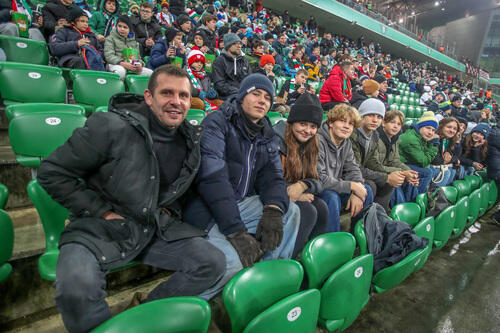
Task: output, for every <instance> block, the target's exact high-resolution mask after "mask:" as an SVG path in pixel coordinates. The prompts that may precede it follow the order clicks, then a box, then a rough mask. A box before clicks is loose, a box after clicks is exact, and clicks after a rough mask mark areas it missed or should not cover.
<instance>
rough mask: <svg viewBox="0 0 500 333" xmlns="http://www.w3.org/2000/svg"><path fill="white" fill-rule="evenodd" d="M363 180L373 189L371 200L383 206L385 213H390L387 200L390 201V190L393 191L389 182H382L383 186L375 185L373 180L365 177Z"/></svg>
mask: <svg viewBox="0 0 500 333" xmlns="http://www.w3.org/2000/svg"><path fill="white" fill-rule="evenodd" d="M365 182H366V183H367V184H368V185H370V187H371V188H372V190H373V197H374V199H373V202H376V203H378V204H379V205H381V206H382V207H384V209H385V211H386V212H387V213H390V208H389V202H390V201H391V196H392V192H393V191H394V187H392V186H391V185H389V184H387V183H386V184H384V186H377V184H375V182H373V181H371V180H368V179H366V180H365Z"/></svg>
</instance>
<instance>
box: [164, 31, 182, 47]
mask: <svg viewBox="0 0 500 333" xmlns="http://www.w3.org/2000/svg"><path fill="white" fill-rule="evenodd" d="M177 32H179V30H177V29H175V28H172V27H169V28H166V29H165V40H166V41H167V44H170V42H172V40H174V38H175V35H177Z"/></svg>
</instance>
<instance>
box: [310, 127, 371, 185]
mask: <svg viewBox="0 0 500 333" xmlns="http://www.w3.org/2000/svg"><path fill="white" fill-rule="evenodd" d="M329 129H330V128H329V126H328V123H326V122H324V123H323V124H322V125H321V127H320V129H319V131H318V139H319V155H318V173H319V179H320V181H321V183H322V184H323V188H324V189H325V190H333V191H335V192H337V193H339V194H342V193H351V182H361V183H362V182H364V180H363V175H362V174H361V170H360V169H359V166H358V164H357V163H356V160H355V159H354V152H353V150H352V143H351V140H349V139H346V140H344V141H343V142H342V144H341V145H340V146H337V145H335V143H333V141H332V139H331V138H330V130H329Z"/></svg>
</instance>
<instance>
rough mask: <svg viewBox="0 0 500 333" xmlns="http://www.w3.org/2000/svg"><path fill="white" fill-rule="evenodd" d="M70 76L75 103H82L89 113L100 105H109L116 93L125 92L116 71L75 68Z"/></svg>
mask: <svg viewBox="0 0 500 333" xmlns="http://www.w3.org/2000/svg"><path fill="white" fill-rule="evenodd" d="M70 77H71V80H72V81H73V96H74V98H75V103H77V104H80V105H82V106H83V107H84V108H85V110H86V112H87V114H90V113H91V112H93V111H94V110H95V109H97V108H98V107H100V106H107V105H108V103H109V99H110V98H111V96H113V95H114V94H118V93H121V92H125V85H124V84H123V81H122V80H121V79H120V75H118V74H115V73H107V72H98V71H87V70H81V69H73V70H72V71H71V73H70Z"/></svg>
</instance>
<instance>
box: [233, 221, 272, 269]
mask: <svg viewBox="0 0 500 333" xmlns="http://www.w3.org/2000/svg"><path fill="white" fill-rule="evenodd" d="M226 238H227V240H228V241H229V242H230V243H231V245H232V246H233V247H234V249H235V250H236V252H237V253H238V256H239V257H240V260H241V264H242V265H243V268H246V267H250V266H252V265H253V264H254V263H255V262H256V261H258V260H260V258H261V257H262V256H263V255H264V252H262V250H261V249H260V246H259V242H257V240H255V238H254V237H252V236H251V235H250V234H249V233H248V232H247V231H246V229H245V230H241V231H238V232H235V233H233V234H231V235H228V236H227V237H226Z"/></svg>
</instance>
